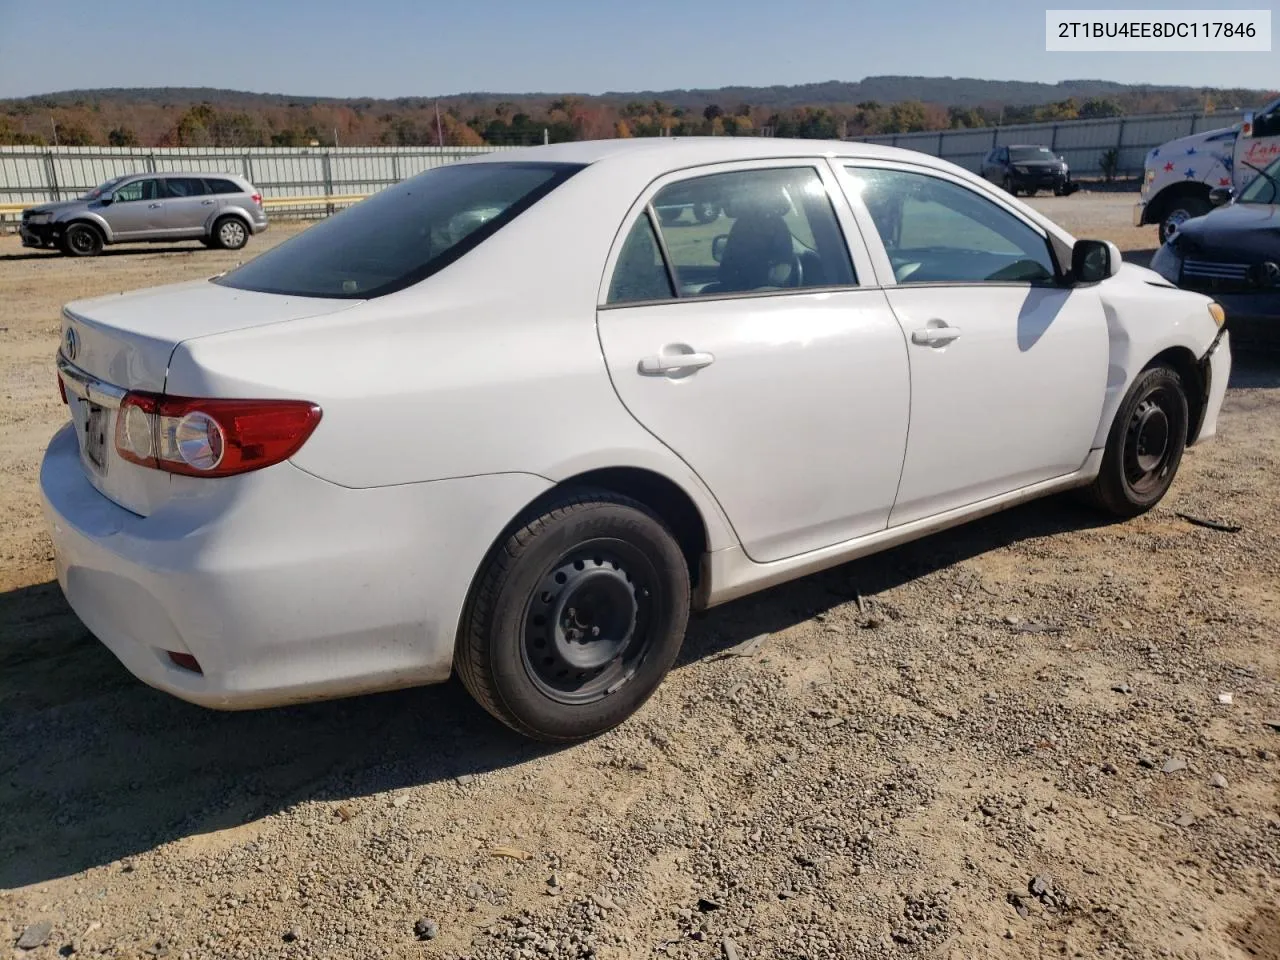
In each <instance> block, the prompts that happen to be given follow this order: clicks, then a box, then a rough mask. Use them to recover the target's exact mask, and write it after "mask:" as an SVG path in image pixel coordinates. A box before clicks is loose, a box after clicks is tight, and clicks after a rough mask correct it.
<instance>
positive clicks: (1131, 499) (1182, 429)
mask: <svg viewBox="0 0 1280 960" xmlns="http://www.w3.org/2000/svg"><path fill="white" fill-rule="evenodd" d="M1188 420H1189V414H1188V411H1187V394H1186V389H1185V387H1184V386H1183V383H1182V378H1181V377H1179V376H1178V374H1177V372H1176V371H1175V370H1173V369H1171V368H1170V367H1164V366H1159V367H1151V368H1149V369H1147V370H1144V371H1143V372H1142V373H1140V374H1139V375H1138V378H1137V379H1136V380H1135V381H1134V383H1133V386H1132V387H1130V388H1129V392H1128V393H1127V394H1126V395H1125V398H1124V401H1123V402H1122V403H1121V404H1120V409H1119V410H1118V411H1117V412H1116V418H1115V420H1114V421H1113V422H1112V424H1111V432H1110V434H1108V436H1107V446H1106V450H1105V451H1104V453H1103V455H1102V469H1101V470H1100V471H1099V473H1098V477H1097V479H1096V480H1094V482H1093V485H1092V486H1091V487H1089V488H1088V489H1087V491H1086V493H1087V496H1088V498H1089V499H1090V500H1091V501H1093V503H1094V504H1095V505H1097V506H1099V507H1101V508H1103V509H1104V510H1107V511H1109V512H1110V513H1113V514H1115V515H1116V516H1120V517H1136V516H1137V515H1138V514H1140V513H1145V512H1146V511H1148V510H1150V509H1151V508H1152V507H1154V506H1155V505H1156V504H1157V503H1159V502H1160V501H1161V499H1163V498H1164V495H1165V494H1166V493H1167V492H1168V491H1169V487H1170V486H1171V485H1172V484H1173V478H1174V477H1175V476H1176V475H1177V472H1178V465H1179V464H1180V463H1181V462H1182V452H1183V450H1185V449H1186V445H1187V425H1188Z"/></svg>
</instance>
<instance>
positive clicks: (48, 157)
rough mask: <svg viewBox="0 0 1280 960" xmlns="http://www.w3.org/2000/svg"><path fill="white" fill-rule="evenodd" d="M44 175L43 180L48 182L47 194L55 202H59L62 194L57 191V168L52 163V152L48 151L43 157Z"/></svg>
mask: <svg viewBox="0 0 1280 960" xmlns="http://www.w3.org/2000/svg"><path fill="white" fill-rule="evenodd" d="M44 174H45V179H47V180H48V181H49V194H50V196H51V197H52V198H53V199H54V200H55V201H58V200H61V199H62V194H61V193H60V192H59V190H58V168H57V165H56V164H55V163H54V162H53V151H52V150H49V151H47V152H46V153H45V155H44Z"/></svg>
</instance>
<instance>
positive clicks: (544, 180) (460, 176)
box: [214, 162, 582, 299]
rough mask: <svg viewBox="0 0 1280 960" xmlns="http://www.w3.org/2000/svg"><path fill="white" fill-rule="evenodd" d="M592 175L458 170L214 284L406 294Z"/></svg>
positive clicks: (520, 167)
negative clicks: (575, 180)
mask: <svg viewBox="0 0 1280 960" xmlns="http://www.w3.org/2000/svg"><path fill="white" fill-rule="evenodd" d="M581 169H582V167H581V166H579V165H577V164H564V163H502V162H498V163H456V164H449V165H447V166H443V167H436V168H435V169H433V170H428V171H427V172H426V173H423V174H419V175H418V176H416V177H414V178H413V179H411V180H406V181H404V182H403V183H398V184H395V185H394V186H390V187H387V188H386V189H385V190H382V191H381V192H379V193H376V194H374V195H373V196H372V197H370V198H369V199H367V200H363V201H361V202H360V203H358V204H356V205H355V206H353V207H348V208H347V209H346V210H344V211H342V212H341V213H339V214H337V215H336V216H332V217H330V218H329V219H327V220H323V221H321V222H320V223H318V224H316V225H315V226H314V227H311V228H310V229H309V230H306V231H304V232H303V233H300V234H298V235H297V236H296V237H293V238H292V239H290V240H287V241H285V242H284V243H282V244H280V245H279V246H278V247H273V248H272V249H270V250H268V251H266V252H265V253H263V254H262V255H261V256H259V257H257V258H255V259H253V260H250V261H249V262H248V263H246V264H245V265H244V266H242V267H238V268H237V269H235V270H232V271H231V272H230V273H227V274H226V275H224V276H222V277H219V278H217V279H216V280H215V281H214V282H215V283H220V284H222V285H223V286H227V287H235V288H236V289H238V290H254V291H257V292H259V293H281V294H287V295H289V296H299V297H337V298H345V299H366V298H369V297H380V296H383V295H384V294H388V293H394V292H395V291H396V290H403V289H404V288H405V287H407V286H410V285H412V284H415V283H417V282H418V281H420V280H424V279H426V278H427V277H429V276H431V275H432V274H433V273H436V272H437V271H439V270H442V269H444V268H445V267H446V266H448V265H449V264H450V263H453V261H455V260H457V259H458V258H459V257H461V256H462V255H463V254H464V253H466V252H467V251H468V250H471V249H472V248H474V247H476V246H478V245H479V244H480V243H482V242H483V241H484V240H485V239H486V238H488V237H490V236H492V235H493V234H494V233H496V232H497V231H498V230H500V229H501V228H502V227H503V226H505V225H506V224H508V223H510V222H511V221H512V220H513V219H515V217H516V216H518V215H519V214H520V213H521V212H523V211H524V210H526V209H528V208H529V207H530V206H532V205H533V204H534V203H536V202H537V201H538V200H540V199H541V198H542V197H544V196H546V195H547V194H548V193H550V192H551V191H552V190H554V189H555V188H556V187H558V186H559V185H560V184H562V183H564V181H565V180H567V179H569V177H571V176H573V174H575V173H576V172H578V171H579V170H581Z"/></svg>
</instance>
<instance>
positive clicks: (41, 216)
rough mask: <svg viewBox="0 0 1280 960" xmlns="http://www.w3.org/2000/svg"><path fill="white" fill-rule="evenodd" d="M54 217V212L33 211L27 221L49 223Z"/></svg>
mask: <svg viewBox="0 0 1280 960" xmlns="http://www.w3.org/2000/svg"><path fill="white" fill-rule="evenodd" d="M52 219H53V214H52V213H33V214H32V215H31V216H29V217H27V223H48V222H49V221H50V220H52Z"/></svg>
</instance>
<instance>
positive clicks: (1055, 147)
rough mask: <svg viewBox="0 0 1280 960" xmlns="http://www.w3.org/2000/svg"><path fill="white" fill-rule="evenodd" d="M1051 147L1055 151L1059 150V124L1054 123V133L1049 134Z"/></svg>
mask: <svg viewBox="0 0 1280 960" xmlns="http://www.w3.org/2000/svg"><path fill="white" fill-rule="evenodd" d="M1049 149H1050V150H1052V151H1053V152H1054V153H1057V152H1058V124H1057V123H1054V125H1053V133H1051V134H1049Z"/></svg>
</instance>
